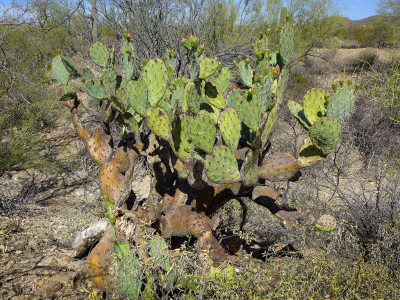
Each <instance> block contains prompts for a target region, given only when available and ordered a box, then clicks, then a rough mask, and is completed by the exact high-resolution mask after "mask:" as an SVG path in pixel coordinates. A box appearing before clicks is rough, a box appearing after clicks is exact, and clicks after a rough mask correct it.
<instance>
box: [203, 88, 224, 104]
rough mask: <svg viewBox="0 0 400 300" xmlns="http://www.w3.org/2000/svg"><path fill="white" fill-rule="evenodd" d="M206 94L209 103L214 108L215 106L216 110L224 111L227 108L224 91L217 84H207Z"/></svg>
mask: <svg viewBox="0 0 400 300" xmlns="http://www.w3.org/2000/svg"><path fill="white" fill-rule="evenodd" d="M205 94H206V97H207V100H208V102H210V104H211V105H212V106H215V107H216V108H219V109H224V107H225V99H224V95H223V94H222V91H221V89H220V88H219V86H218V85H217V84H212V83H211V82H207V83H206V86H205Z"/></svg>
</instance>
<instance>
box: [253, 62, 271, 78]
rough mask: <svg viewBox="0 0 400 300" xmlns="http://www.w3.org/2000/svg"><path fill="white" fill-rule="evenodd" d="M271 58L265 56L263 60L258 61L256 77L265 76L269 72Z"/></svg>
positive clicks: (255, 70) (255, 71)
mask: <svg viewBox="0 0 400 300" xmlns="http://www.w3.org/2000/svg"><path fill="white" fill-rule="evenodd" d="M268 67H269V59H268V57H264V58H263V59H262V60H259V61H257V65H256V67H255V69H254V77H255V78H256V79H258V78H260V77H264V76H265V75H267V72H268V71H269V69H268Z"/></svg>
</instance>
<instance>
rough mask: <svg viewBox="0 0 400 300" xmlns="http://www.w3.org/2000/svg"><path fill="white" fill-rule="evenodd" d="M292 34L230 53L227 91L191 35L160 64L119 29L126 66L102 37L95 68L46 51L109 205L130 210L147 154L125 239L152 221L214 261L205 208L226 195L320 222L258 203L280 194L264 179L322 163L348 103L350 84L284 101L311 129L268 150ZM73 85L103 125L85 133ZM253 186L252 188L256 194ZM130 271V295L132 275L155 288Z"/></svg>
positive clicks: (125, 285) (130, 264)
mask: <svg viewBox="0 0 400 300" xmlns="http://www.w3.org/2000/svg"><path fill="white" fill-rule="evenodd" d="M293 32H294V31H293V25H292V24H290V23H285V24H283V26H282V30H281V36H280V39H279V45H275V47H274V45H272V44H271V42H270V40H269V32H267V33H266V34H263V35H261V37H260V39H259V40H258V41H257V42H256V43H255V44H254V45H253V48H254V52H255V57H254V59H253V60H250V59H249V58H246V59H242V58H241V57H238V61H237V62H235V65H236V66H237V74H238V76H239V77H240V79H241V81H242V83H243V85H242V86H244V88H243V89H239V88H236V87H234V88H233V89H230V88H229V87H230V75H231V70H229V69H228V68H221V63H220V62H219V60H218V58H208V57H206V56H205V55H204V54H203V52H204V45H199V44H198V42H199V41H198V39H197V38H195V37H192V36H191V37H189V38H187V39H186V38H185V39H183V40H182V44H183V47H184V48H185V49H186V50H187V53H185V55H186V57H179V56H178V55H177V54H176V53H175V52H173V51H168V52H167V53H166V54H165V55H164V60H162V59H159V58H155V59H151V60H149V61H145V62H144V64H143V65H142V66H141V67H140V68H139V67H138V66H137V64H136V60H137V59H136V56H135V53H134V45H132V43H131V42H130V35H129V34H128V33H127V32H124V37H125V40H124V41H123V43H122V47H121V49H120V51H119V53H120V54H121V55H122V56H123V59H122V64H123V67H119V68H118V67H117V66H115V61H118V60H114V54H113V53H114V51H111V52H110V51H109V50H108V49H107V47H106V46H105V45H103V44H101V43H96V44H94V45H93V46H92V47H91V48H90V53H89V54H90V57H91V59H92V65H91V67H92V69H93V70H99V67H100V69H101V68H102V70H101V72H100V73H99V74H93V73H92V71H90V69H89V68H85V69H84V70H82V72H79V70H77V69H76V66H75V65H74V64H73V62H72V60H71V59H70V58H69V57H67V56H66V55H61V54H60V55H59V56H57V57H55V58H54V60H53V63H52V71H53V74H54V76H55V78H56V79H57V80H58V81H59V82H60V83H61V84H62V85H65V86H66V87H65V95H63V96H62V97H61V99H60V100H61V101H63V103H64V105H65V106H67V107H68V108H69V109H70V111H71V114H72V121H73V123H74V126H75V128H76V131H77V132H78V135H79V136H80V138H82V139H83V140H84V141H85V143H86V145H87V149H88V151H89V154H90V156H91V157H92V158H93V159H94V160H95V161H96V162H97V163H99V164H100V170H101V172H100V175H99V184H100V188H101V191H102V193H103V194H104V195H108V196H109V197H110V198H111V199H113V200H115V205H116V207H124V209H128V208H127V207H128V205H125V206H123V205H124V204H125V203H126V202H127V200H128V199H132V198H134V197H131V194H132V193H133V192H132V186H131V183H132V176H133V169H134V165H135V163H136V162H137V161H142V162H143V161H144V162H145V163H146V164H147V167H148V170H151V171H152V172H153V173H152V175H153V181H152V183H151V191H152V192H151V196H149V198H148V199H145V200H143V202H138V203H135V206H134V207H135V209H134V210H132V211H130V214H131V215H130V217H129V220H130V222H136V223H135V225H136V226H134V227H133V228H137V229H135V234H134V236H132V237H131V238H132V239H133V240H134V239H136V241H135V243H136V244H137V246H140V244H141V239H140V238H138V236H140V234H138V233H137V232H136V231H139V232H140V230H141V229H140V228H141V227H142V223H141V222H144V223H147V224H160V225H159V226H160V227H159V228H160V230H161V233H162V236H163V238H168V237H172V236H175V235H177V236H186V235H193V236H195V237H196V238H197V249H198V250H199V253H203V252H204V251H205V250H209V249H210V248H211V250H212V251H211V257H212V259H213V260H214V261H218V262H221V261H223V260H225V259H226V253H225V251H224V250H223V249H222V247H221V246H220V245H219V244H218V242H217V240H216V239H215V237H214V236H213V230H215V229H214V228H215V226H216V225H215V222H214V221H213V220H212V219H211V218H210V216H211V215H212V214H214V213H215V212H216V210H217V209H218V208H220V207H221V206H223V205H225V204H226V203H227V202H228V201H229V200H231V199H232V198H235V197H250V198H252V199H253V200H254V201H255V202H256V203H258V204H260V205H264V206H266V207H267V208H268V209H270V211H271V212H272V213H273V214H275V216H277V217H278V218H280V219H281V220H282V221H284V224H285V225H286V224H289V225H287V226H292V225H293V224H294V223H295V222H297V221H298V220H302V219H304V218H306V219H307V220H314V221H315V222H316V221H317V220H318V218H319V212H318V210H316V209H314V210H310V211H309V212H306V213H302V212H294V211H290V212H289V211H286V210H285V209H283V208H280V207H277V206H274V205H272V206H271V205H270V204H268V205H267V204H265V203H266V202H265V201H262V199H261V200H260V198H262V197H265V196H267V197H270V198H273V199H276V198H277V197H278V196H279V193H278V192H276V191H274V190H273V188H272V187H270V186H268V183H269V181H286V180H295V178H297V177H298V176H297V175H298V174H299V171H300V170H301V168H304V167H309V166H311V165H312V164H314V163H316V162H318V161H320V160H322V159H324V157H326V155H328V154H329V153H330V152H331V151H333V150H334V149H335V147H336V144H337V143H338V141H339V138H340V133H341V123H340V122H342V120H343V119H345V118H346V116H347V115H348V114H349V113H350V111H351V109H352V106H353V105H354V101H355V96H354V91H353V90H352V89H351V88H350V87H347V88H343V89H341V90H340V91H338V92H337V93H336V94H335V95H334V96H333V97H331V96H330V95H329V94H328V93H326V92H324V91H321V90H311V91H310V92H309V93H307V94H306V96H305V97H304V101H303V103H302V104H299V103H295V102H293V101H289V103H288V105H289V110H290V111H291V113H292V114H293V115H294V117H295V118H296V119H297V120H298V121H299V122H300V124H301V125H302V126H303V127H304V128H305V129H306V130H308V131H309V138H308V140H307V143H306V144H305V145H304V146H303V147H302V149H301V151H300V153H299V155H298V158H297V157H295V156H293V155H291V154H288V153H266V152H268V151H267V150H268V144H269V143H270V139H271V136H272V135H273V133H274V130H275V128H276V126H277V124H278V120H279V112H280V109H281V108H282V106H283V105H285V102H284V100H283V99H284V96H285V90H286V87H287V86H288V81H289V78H290V76H289V69H288V66H287V65H288V63H289V62H290V58H291V54H292V49H293V34H294V33H293ZM271 40H277V39H271ZM117 52H118V51H117ZM183 61H184V62H185V63H181V62H183ZM180 66H187V70H186V72H185V73H186V74H189V78H184V77H183V76H182V75H181V74H180V73H179V71H180V70H179V67H180ZM120 70H123V71H124V72H123V74H120V73H119V72H118V71H120ZM74 77H81V79H82V81H83V82H84V84H83V86H82V85H77V86H67V84H68V82H69V81H70V78H74ZM80 92H85V93H86V94H88V95H89V96H91V97H93V98H94V99H96V100H97V101H98V103H99V104H100V105H101V106H102V117H101V126H99V129H98V130H97V131H95V132H94V133H93V134H92V133H89V132H88V131H87V130H86V129H85V128H84V126H83V124H82V122H81V121H80V119H79V115H78V113H77V109H78V105H79V103H80V102H79V97H78V94H79V93H80ZM115 121H116V122H118V123H120V125H121V127H122V128H123V130H122V132H121V135H122V139H121V137H119V139H118V140H116V139H114V137H113V136H112V135H111V133H110V131H109V129H108V128H109V125H110V123H111V122H115ZM116 141H117V142H116ZM116 143H118V144H116ZM139 158H142V160H140V159H139ZM254 189H257V193H256V194H254V195H253V190H254ZM271 190H272V191H273V192H271ZM157 199H158V200H157ZM314 221H313V222H312V223H313V225H315V222H314ZM299 223H304V224H305V223H306V222H300V221H299ZM325 223H326V222H325V219H323V220H321V222H320V223H319V225H318V226H317V227H318V228H321V229H322V230H330V229H331V227H332V226H331V223H332V222H330V223H329V224H328V225H326V226H325V225H324V224H325ZM160 239H161V240H162V238H161V237H159V238H158V240H157V241H154V242H153V243H152V244H151V246H150V249H151V251H150V252H151V254H150V257H152V258H153V259H156V260H159V261H160V260H161V261H163V262H162V263H160V264H161V267H162V269H163V270H164V272H167V273H166V274H165V276H164V277H165V285H166V286H169V287H171V284H172V282H174V280H176V277H177V273H176V269H175V268H173V267H172V266H170V262H169V260H168V259H163V258H160V256H159V254H157V253H158V252H159V251H161V250H160V249H161V248H163V249H164V248H165V244H163V243H162V242H161V240H160ZM139 252H140V251H139ZM139 269H140V266H139V263H138V261H137V259H136V258H135V257H129V258H128V257H127V258H124V259H122V260H121V262H120V266H119V275H118V277H117V285H118V287H119V288H120V289H121V292H122V293H123V294H124V295H125V296H126V297H128V298H129V299H135V297H137V293H138V291H139V290H140V289H142V287H141V284H140V283H138V284H136V285H131V284H130V283H129V282H130V280H133V281H135V282H143V280H147V282H148V283H151V282H152V285H153V284H154V285H155V284H156V283H155V282H154V278H150V277H149V276H150V275H149V274H143V276H144V277H143V278H139V275H135V274H139V273H140V270H139ZM128 273H129V274H130V275H129V276H127V274H128ZM132 274H133V275H132ZM144 278H145V279H144ZM168 282H169V283H168Z"/></svg>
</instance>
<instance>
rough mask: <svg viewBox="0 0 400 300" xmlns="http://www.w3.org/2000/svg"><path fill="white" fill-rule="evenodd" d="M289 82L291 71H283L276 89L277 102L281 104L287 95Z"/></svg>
mask: <svg viewBox="0 0 400 300" xmlns="http://www.w3.org/2000/svg"><path fill="white" fill-rule="evenodd" d="M288 82H289V71H288V69H286V68H285V69H283V70H282V72H281V74H280V75H279V82H278V86H277V88H276V102H277V103H281V102H282V100H283V94H284V93H285V90H286V87H287V85H288Z"/></svg>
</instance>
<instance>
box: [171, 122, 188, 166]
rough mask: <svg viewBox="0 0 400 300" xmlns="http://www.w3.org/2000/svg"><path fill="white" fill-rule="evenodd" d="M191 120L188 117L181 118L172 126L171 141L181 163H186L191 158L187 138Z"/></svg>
mask: <svg viewBox="0 0 400 300" xmlns="http://www.w3.org/2000/svg"><path fill="white" fill-rule="evenodd" d="M191 120H192V118H191V117H190V116H188V115H183V116H181V117H180V118H179V119H178V120H177V121H176V122H175V123H174V126H173V130H172V140H173V142H174V149H175V153H176V155H177V156H178V157H179V158H180V159H181V160H182V161H183V162H187V161H189V160H190V158H191V152H192V151H191V150H192V149H193V147H192V143H191V142H190V137H189V123H190V121H191Z"/></svg>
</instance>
